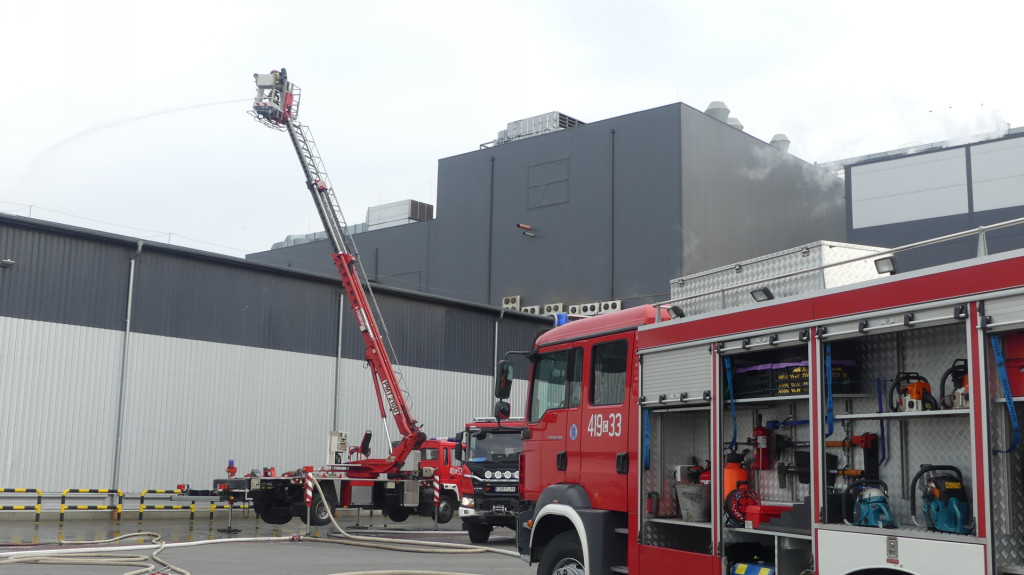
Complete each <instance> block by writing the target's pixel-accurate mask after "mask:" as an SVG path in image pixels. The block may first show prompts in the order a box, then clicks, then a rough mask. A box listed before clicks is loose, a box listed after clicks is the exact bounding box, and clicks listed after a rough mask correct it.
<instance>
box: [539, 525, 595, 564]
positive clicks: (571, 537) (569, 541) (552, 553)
mask: <svg viewBox="0 0 1024 575" xmlns="http://www.w3.org/2000/svg"><path fill="white" fill-rule="evenodd" d="M583 572H584V570H583V546H582V545H580V540H579V537H577V536H576V534H575V533H573V532H571V531H566V532H564V533H559V534H558V535H556V536H555V538H554V539H552V540H551V542H550V543H548V545H547V547H545V548H544V551H543V552H542V553H541V556H540V564H539V565H537V575H583Z"/></svg>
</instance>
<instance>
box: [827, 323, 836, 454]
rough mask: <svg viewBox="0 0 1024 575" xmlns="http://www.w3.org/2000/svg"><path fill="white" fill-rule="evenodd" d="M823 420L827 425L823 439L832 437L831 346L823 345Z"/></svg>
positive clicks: (833, 425) (833, 427) (833, 417)
mask: <svg viewBox="0 0 1024 575" xmlns="http://www.w3.org/2000/svg"><path fill="white" fill-rule="evenodd" d="M825 391H826V399H825V420H826V422H827V423H828V432H827V433H825V437H829V436H831V435H832V432H833V431H835V426H836V415H835V410H834V409H833V405H832V344H831V343H826V344H825Z"/></svg>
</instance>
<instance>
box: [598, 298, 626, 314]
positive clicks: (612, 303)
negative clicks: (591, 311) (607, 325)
mask: <svg viewBox="0 0 1024 575" xmlns="http://www.w3.org/2000/svg"><path fill="white" fill-rule="evenodd" d="M620 309H622V300H621V299H611V300H608V301H603V302H601V311H600V313H608V312H612V311H619V310H620Z"/></svg>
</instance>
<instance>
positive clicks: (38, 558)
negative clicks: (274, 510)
mask: <svg viewBox="0 0 1024 575" xmlns="http://www.w3.org/2000/svg"><path fill="white" fill-rule="evenodd" d="M313 485H314V486H316V490H317V491H318V492H319V493H320V497H321V498H323V497H324V493H323V490H322V489H321V488H320V484H319V483H318V482H313ZM331 523H332V524H333V525H334V528H335V529H337V532H336V533H335V532H332V533H330V534H329V537H304V536H300V535H293V536H284V537H246V538H234V539H216V540H210V541H190V542H187V543H164V542H163V541H161V540H160V535H159V534H157V533H151V532H139V533H131V534H128V535H122V536H120V537H115V538H113V539H103V540H97V541H60V542H59V543H60V544H62V545H69V544H71V545H96V544H103V543H114V542H117V541H121V540H124V539H138V538H141V537H149V538H151V539H152V543H149V544H141V545H130V546H128V545H126V546H112V547H95V548H93V547H85V548H83V547H79V548H74V549H57V550H38V551H14V552H8V553H0V565H5V564H14V563H26V564H39V565H44V564H45V565H110V566H124V567H140V568H141V569H137V570H134V571H129V572H127V573H125V575H144V574H146V573H153V572H154V571H155V570H156V569H157V565H156V564H159V565H160V566H162V568H164V569H167V570H169V571H173V572H175V573H179V574H180V575H190V573H189V572H188V571H186V570H184V569H181V568H179V567H175V566H173V565H171V564H170V563H167V562H166V561H164V560H162V559H160V558H159V557H158V555H159V554H160V552H161V551H163V550H164V549H168V548H178V547H194V546H198V545H213V544H218V543H257V542H281V541H313V542H319V543H335V544H343V545H356V546H360V547H372V548H377V549H386V550H389V551H402V552H407V553H487V552H490V553H498V554H500V555H508V556H512V557H519V554H518V553H517V552H514V551H506V550H504V549H492V548H490V547H479V546H476V545H466V544H462V543H444V542H441V541H408V540H403V539H388V538H384V537H369V536H364V535H353V534H351V533H348V532H346V531H345V530H344V529H342V528H341V526H340V525H338V522H337V521H336V520H335V519H334V516H333V514H332V515H331ZM150 549H154V550H155V551H153V553H151V554H149V555H128V554H125V553H126V552H137V551H143V550H150ZM332 575H341V574H340V573H337V574H332ZM345 575H467V574H462V573H451V572H446V571H409V570H390V571H350V572H346V573H345Z"/></svg>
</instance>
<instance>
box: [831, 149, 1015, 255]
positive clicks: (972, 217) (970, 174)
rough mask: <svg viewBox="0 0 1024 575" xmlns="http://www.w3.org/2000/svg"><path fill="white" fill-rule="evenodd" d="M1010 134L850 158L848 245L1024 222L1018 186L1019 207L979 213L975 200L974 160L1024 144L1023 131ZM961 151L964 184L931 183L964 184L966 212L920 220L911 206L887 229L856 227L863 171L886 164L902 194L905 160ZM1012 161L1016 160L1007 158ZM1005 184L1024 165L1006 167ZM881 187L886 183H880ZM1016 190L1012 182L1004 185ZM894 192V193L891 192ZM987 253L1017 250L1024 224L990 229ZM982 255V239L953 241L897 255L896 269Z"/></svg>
mask: <svg viewBox="0 0 1024 575" xmlns="http://www.w3.org/2000/svg"><path fill="white" fill-rule="evenodd" d="M1013 132H1015V133H1011V134H1010V135H1008V136H1006V137H1003V138H996V139H992V140H985V141H980V142H974V143H970V144H962V145H950V146H945V145H942V143H938V144H935V145H933V146H932V147H929V148H928V149H927V150H923V151H919V152H916V153H913V152H901V151H894V152H889V153H885V154H879V155H877V156H879V157H873V158H870V159H860V160H852V161H850V162H849V163H847V164H845V166H843V170H844V171H845V188H844V189H845V196H846V198H845V204H846V226H847V228H848V229H849V241H851V242H853V243H858V244H868V245H873V246H882V247H898V246H906V245H910V244H913V243H916V242H921V241H924V240H928V239H932V238H937V237H941V236H945V235H949V234H953V233H956V232H961V231H965V230H976V229H978V228H980V227H983V226H991V225H993V224H997V223H1001V222H1006V221H1009V220H1013V219H1017V218H1024V187H1022V186H1021V185H1020V184H1019V183H1018V184H1017V198H1018V199H1017V201H1016V204H1017V205H1008V206H1005V207H1001V208H997V209H979V206H978V205H977V202H976V201H975V186H976V185H977V184H978V181H979V180H978V178H979V174H977V173H976V170H974V169H972V168H973V163H972V157H974V156H975V155H976V154H975V152H976V150H979V149H985V148H987V147H991V146H992V145H995V144H1020V143H1021V142H1024V133H1022V132H1021V131H1020V130H1019V129H1018V130H1014V131H1013ZM955 151H962V164H963V165H962V174H963V177H964V180H963V181H962V182H961V181H954V180H952V179H948V178H940V179H936V180H935V181H934V182H932V183H931V188H932V189H941V188H942V187H954V186H962V187H963V188H964V193H965V195H966V201H965V208H964V209H963V210H962V213H957V214H952V215H944V216H940V217H922V216H919V215H917V209H916V208H917V207H918V206H916V205H914V203H913V202H909V203H908V204H907V206H906V209H904V210H901V212H902V216H901V217H900V218H899V219H901V220H902V221H899V222H896V223H888V224H884V225H871V226H860V227H858V226H857V225H856V221H855V218H854V212H853V210H854V207H853V206H854V199H855V198H854V186H856V185H858V184H859V183H860V180H859V178H860V177H861V176H860V175H859V172H860V171H861V170H860V169H861V168H864V167H871V166H882V165H884V166H885V167H886V168H887V171H888V173H889V174H891V175H889V176H888V178H887V179H886V180H883V182H886V183H888V184H889V187H890V188H891V189H893V190H898V189H899V188H900V184H901V176H900V174H899V171H900V167H899V166H900V163H901V162H903V161H905V160H920V161H922V162H927V161H928V158H929V157H932V156H936V155H939V154H948V153H950V152H955ZM1007 160H1009V161H1010V162H1013V158H1007ZM1005 169H1006V172H1007V173H1006V174H1001V175H1005V176H1006V177H1005V180H1006V181H1007V182H1013V181H1014V180H1019V175H1018V174H1019V173H1020V172H1021V170H1022V169H1021V164H1020V163H1019V162H1017V163H1015V165H1009V164H1008V165H1007V166H1006V167H1005ZM882 185H883V186H884V185H885V183H883V184H882ZM1006 185H1007V186H1009V187H1012V186H1013V184H1012V183H1007V184H1006ZM893 194H895V192H893ZM985 243H986V250H987V252H988V253H999V252H1004V251H1009V250H1013V249H1018V248H1020V247H1022V246H1024V226H1019V225H1018V226H1013V227H1009V228H1004V229H999V230H992V231H988V232H986V234H985ZM977 253H978V238H977V237H976V236H971V237H969V238H965V239H957V240H950V241H947V242H943V243H941V244H935V245H929V246H923V247H920V248H914V249H911V250H908V251H903V252H900V253H899V254H897V261H898V268H899V270H901V271H908V270H915V269H922V268H926V267H930V266H935V265H939V264H943V263H950V262H954V261H958V260H963V259H967V258H970V257H973V256H975V255H976V254H977Z"/></svg>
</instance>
